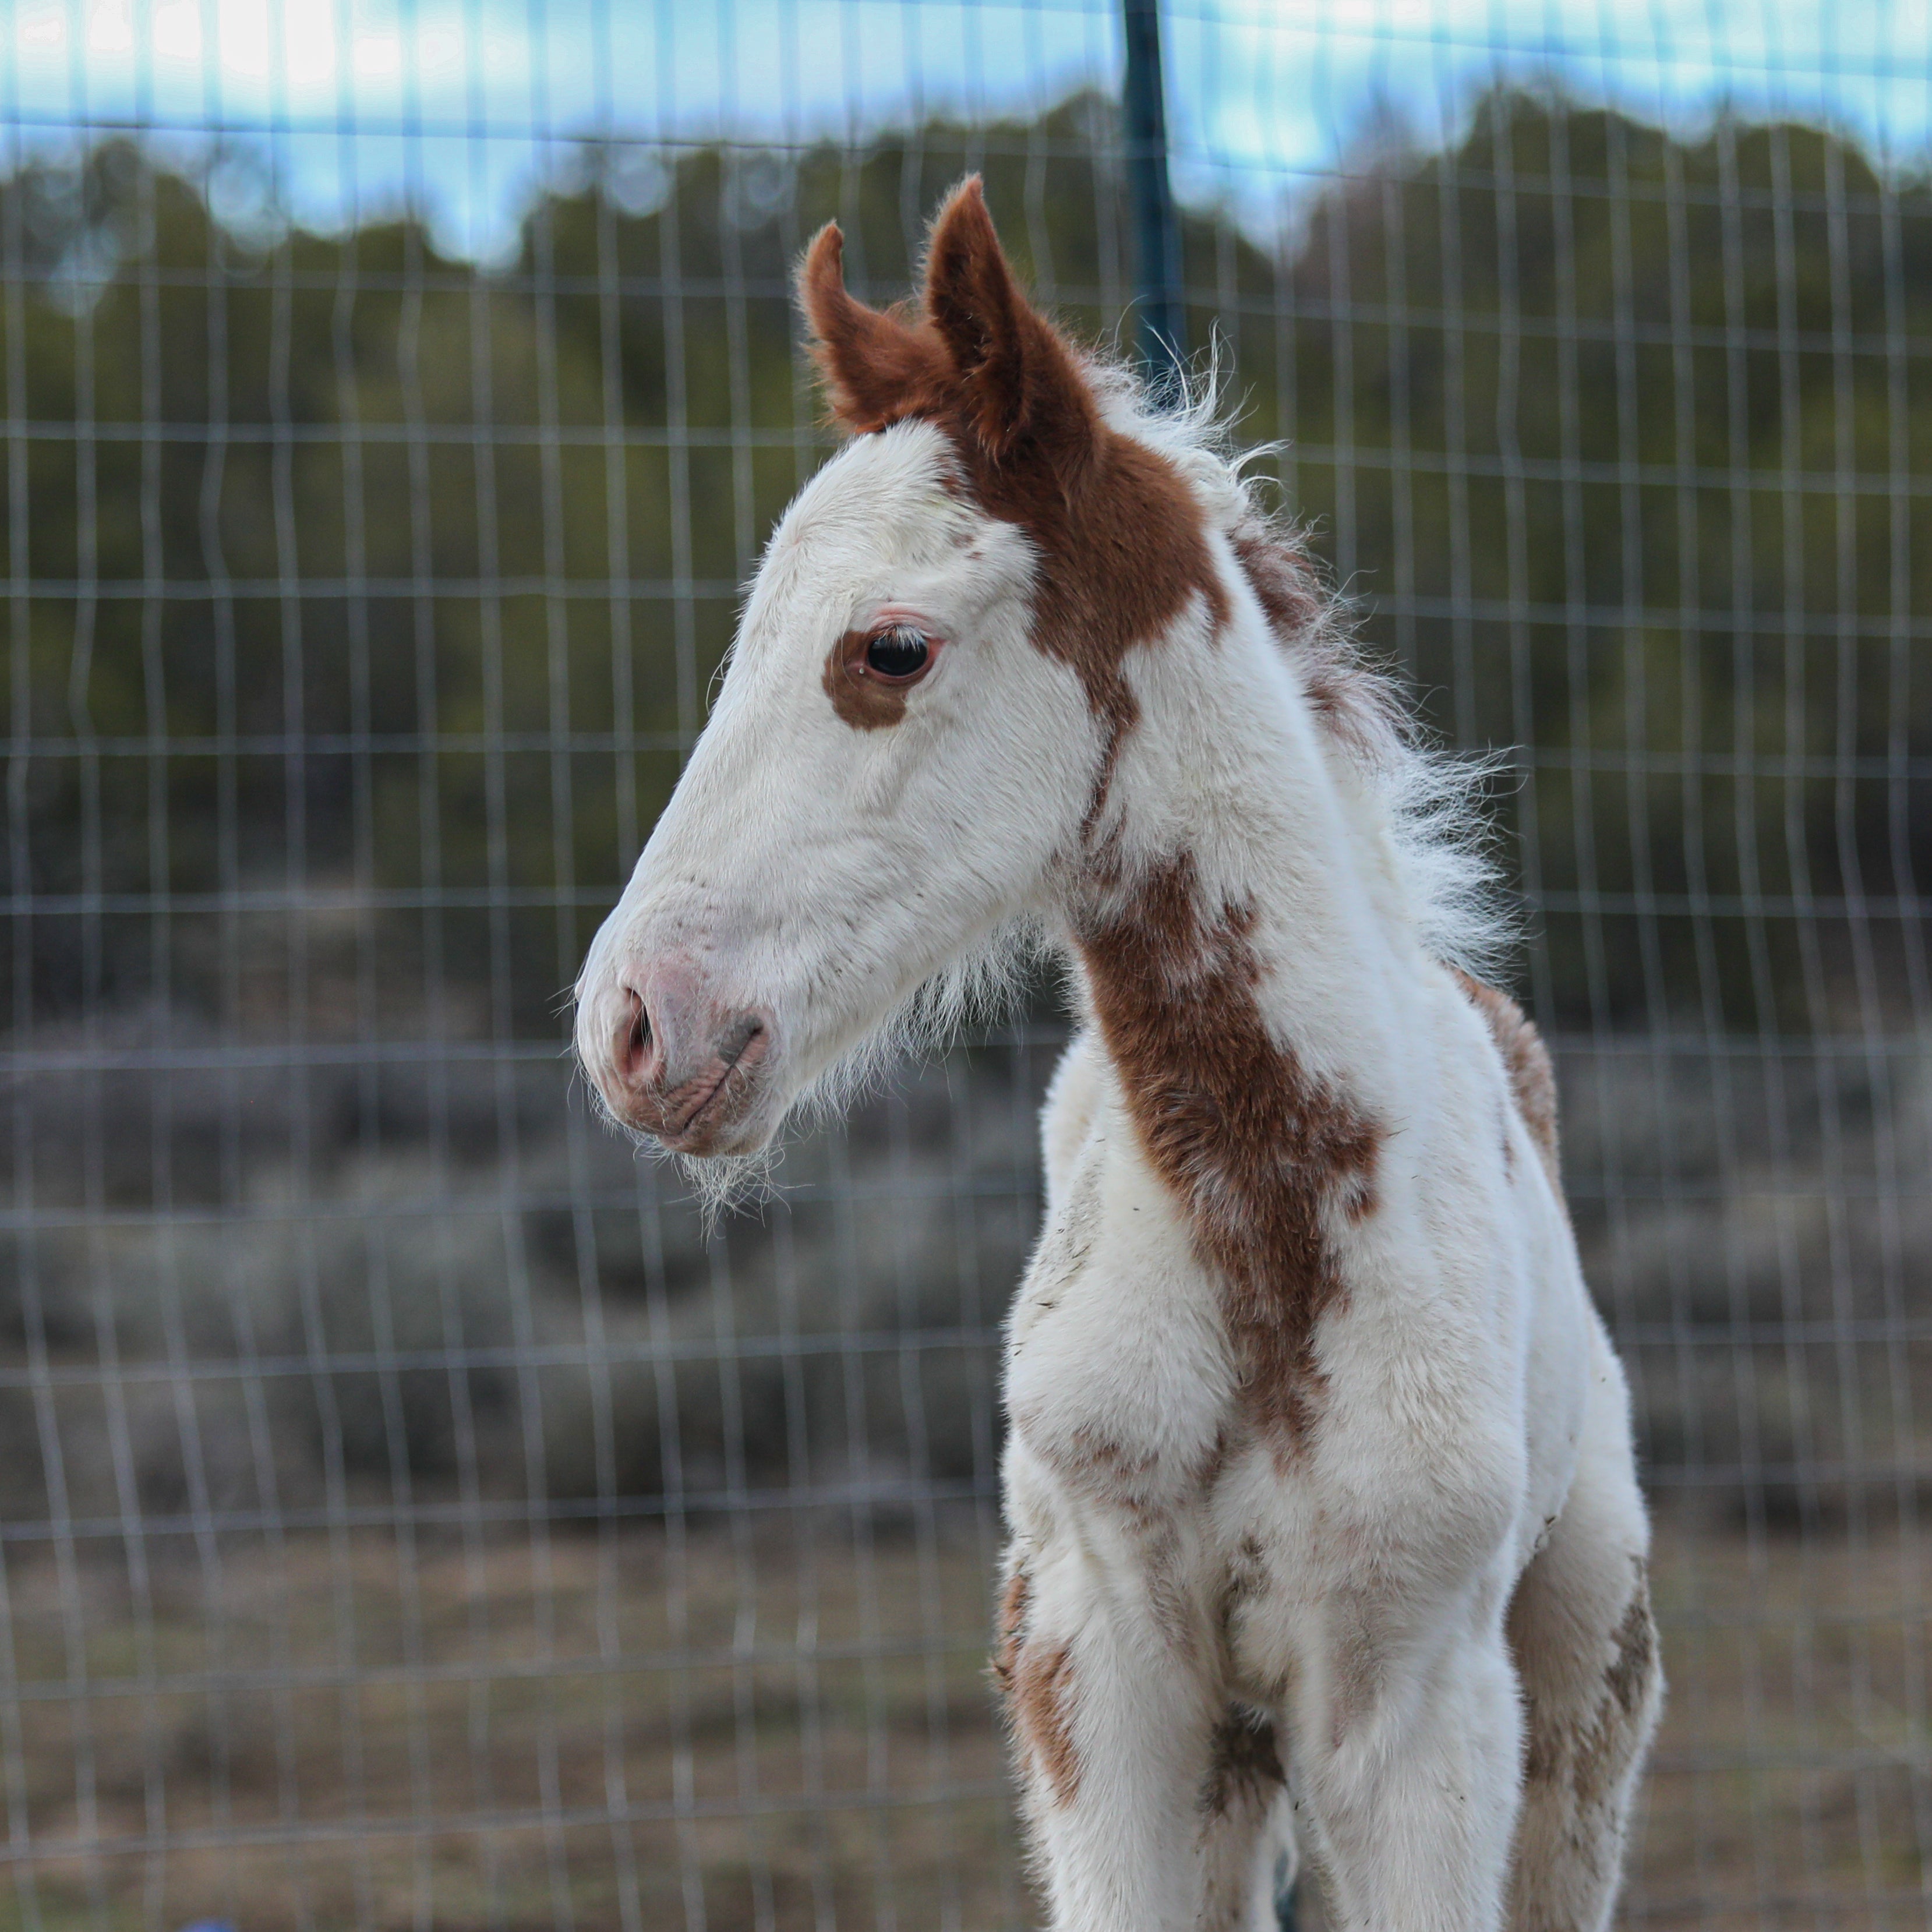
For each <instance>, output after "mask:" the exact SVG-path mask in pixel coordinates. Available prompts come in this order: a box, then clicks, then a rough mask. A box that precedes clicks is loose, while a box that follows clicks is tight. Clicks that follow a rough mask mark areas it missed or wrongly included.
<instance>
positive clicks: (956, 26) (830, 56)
mask: <svg viewBox="0 0 1932 1932" xmlns="http://www.w3.org/2000/svg"><path fill="white" fill-rule="evenodd" d="M1163 20H1164V25H1163V33H1164V35H1165V40H1166V49H1165V52H1166V58H1165V66H1166V78H1167V87H1168V95H1169V120H1170V126H1171V132H1172V136H1173V142H1174V155H1175V164H1174V172H1175V184H1176V187H1177V190H1178V192H1179V193H1181V194H1182V195H1183V196H1184V197H1190V198H1195V199H1216V200H1221V201H1225V202H1230V203H1232V204H1233V205H1235V206H1236V207H1237V208H1241V209H1242V210H1244V211H1247V213H1248V214H1250V217H1252V218H1253V219H1255V220H1258V221H1266V220H1273V219H1275V218H1278V217H1280V214H1281V213H1282V212H1283V210H1284V209H1285V208H1292V204H1293V202H1294V200H1295V196H1296V194H1297V193H1298V191H1299V190H1304V189H1305V188H1306V187H1307V185H1308V184H1309V183H1310V181H1311V179H1313V178H1319V175H1320V174H1321V172H1322V171H1323V170H1324V169H1327V168H1329V167H1331V166H1333V165H1334V163H1335V161H1336V160H1337V157H1338V156H1340V155H1343V154H1346V153H1347V152H1348V151H1349V149H1350V148H1351V147H1352V146H1354V145H1357V144H1358V143H1359V142H1361V140H1362V139H1364V137H1365V135H1366V133H1367V131H1368V130H1370V129H1372V128H1373V127H1378V126H1382V127H1386V126H1387V125H1388V124H1389V123H1390V122H1391V120H1393V121H1394V122H1395V123H1396V124H1399V125H1400V126H1401V127H1403V128H1405V129H1406V130H1407V132H1408V134H1409V138H1411V139H1414V140H1415V141H1418V142H1421V143H1424V144H1430V143H1434V142H1440V141H1442V140H1445V139H1452V138H1454V135H1455V133H1456V132H1457V129H1458V127H1459V126H1460V124H1461V122H1462V121H1463V118H1464V117H1465V116H1466V114H1467V112H1468V110H1469V105H1470V104H1471V102H1472V101H1473V100H1474V99H1475V98H1476V96H1477V95H1478V94H1479V93H1480V92H1481V91H1482V89H1484V87H1486V86H1489V85H1491V84H1493V83H1495V82H1496V81H1497V80H1501V79H1507V80H1522V81H1528V82H1540V81H1550V82H1554V83H1557V84H1559V85H1560V86H1562V87H1564V88H1565V89H1567V90H1568V91H1569V92H1571V93H1573V94H1575V95H1579V96H1580V97H1582V98H1585V99H1587V100H1592V101H1605V102H1608V103H1610V104H1614V105H1616V106H1619V107H1623V108H1625V109H1626V110H1629V111H1631V112H1632V113H1637V114H1638V115H1643V116H1644V117H1646V118H1653V119H1663V120H1667V121H1670V122H1671V123H1672V124H1678V125H1683V124H1697V123H1699V122H1701V121H1706V120H1708V119H1709V117H1710V116H1711V115H1712V114H1714V113H1716V112H1718V111H1719V110H1721V109H1723V108H1725V107H1729V108H1730V109H1731V110H1733V111H1736V112H1737V113H1742V114H1743V115H1746V116H1748V117H1754V116H1757V115H1765V114H1772V113H1776V114H1792V115H1800V116H1802V117H1805V118H1811V119H1817V120H1822V121H1826V122H1827V123H1828V124H1832V125H1833V126H1835V127H1839V128H1841V129H1843V130H1846V131H1848V132H1850V133H1854V134H1855V135H1857V136H1858V137H1859V138H1861V139H1863V140H1864V141H1865V142H1867V144H1868V145H1870V147H1871V148H1873V151H1874V152H1875V154H1876V155H1877V156H1878V157H1879V158H1880V159H1881V160H1882V161H1889V162H1890V163H1891V164H1893V165H1894V166H1903V167H1912V166H1920V165H1924V163H1925V160H1926V157H1927V155H1928V153H1932V0H1833V3H1832V4H1826V0H1167V4H1166V5H1165V7H1164V12H1163ZM1120 65H1121V40H1120V32H1119V27H1118V8H1117V6H1116V5H1115V4H1113V0H0V140H4V141H5V143H6V152H5V154H4V155H0V166H10V165H13V164H16V163H17V162H18V160H20V158H21V157H23V155H24V154H34V153H43V152H46V151H60V150H62V149H68V150H71V149H72V148H73V147H74V145H75V144H76V143H77V142H78V141H80V140H81V139H84V138H86V136H88V135H89V133H93V134H97V135H98V133H102V132H104V131H107V130H110V129H112V128H115V127H123V126H126V125H127V124H136V125H139V126H141V127H146V128H150V129H154V130H158V133H157V139H158V140H159V142H160V145H162V146H163V148H167V147H168V146H169V145H173V146H175V147H176V148H180V149H182V150H184V151H191V150H203V151H205V149H206V148H208V145H209V144H210V143H211V142H212V141H214V140H215V139H220V141H222V142H225V143H226V144H228V145H231V146H233V147H234V148H237V149H239V150H240V151H244V152H247V153H250V154H254V155H256V156H258V157H261V159H262V160H263V161H264V162H266V164H267V166H268V168H269V170H270V171H271V172H272V178H273V180H274V182H275V190H276V193H277V195H278V197H279V199H280V200H281V203H282V205H285V206H286V207H287V208H288V209H289V210H290V211H292V212H293V214H295V215H296V217H297V218H298V219H300V220H304V221H305V222H308V223H314V224H316V225H318V226H325V227H334V226H340V225H341V224H343V223H347V222H350V221H353V220H356V218H358V217H359V216H365V215H369V214H377V213H379V212H393V211H395V210H397V209H398V208H401V207H403V206H406V205H407V206H410V207H414V208H418V209H419V210H421V211H423V212H424V213H425V214H427V215H428V217H430V218H431V220H432V222H433V223H434V226H435V228H436V231H437V237H438V239H439V241H440V242H441V243H442V244H443V246H445V247H446V248H449V249H451V250H452V251H456V252H460V253H463V254H470V255H474V256H476V257H481V258H483V259H486V260H487V259H489V258H490V257H492V256H493V255H496V254H500V253H501V252H502V251H503V250H504V249H505V248H506V247H507V246H508V245H510V244H511V242H513V240H514V236H515V233H516V223H517V217H518V214H519V213H520V211H521V209H522V208H523V207H524V206H525V205H526V203H527V202H528V199H529V196H530V195H531V193H532V191H533V190H534V189H535V187H537V185H538V184H540V183H541V181H543V180H544V179H545V178H547V177H548V176H549V175H552V174H553V172H554V171H555V170H556V169H557V168H558V166H560V165H562V164H563V163H565V162H566V161H567V160H568V157H569V155H570V154H571V152H572V151H573V149H574V145H575V143H576V142H577V141H579V140H580V139H582V138H583V137H584V136H586V135H592V136H608V137H615V138H618V139H627V140H636V141H641V142H652V141H666V140H670V141H680V140H689V139H705V138H708V137H712V136H717V135H719V134H729V135H731V136H735V137H739V138H745V139H762V140H777V141H784V142H796V141H804V140H808V139H813V138H816V137H818V136H823V135H825V134H827V133H830V134H835V135H844V136H850V135H853V134H863V133H865V132H867V131H869V130H874V129H877V128H879V127H884V126H888V125H891V124H895V123H903V122H904V121H907V120H910V119H916V118H919V117H920V116H922V115H926V114H928V113H938V112H946V113H953V114H966V115H974V116H991V115H1004V114H1013V113H1026V112H1028V111H1030V110H1037V109H1038V108H1040V107H1044V106H1045V105H1046V104H1049V102H1051V101H1054V100H1056V99H1058V98H1061V97H1062V96H1063V95H1065V94H1067V93H1068V92H1070V91H1072V90H1073V89H1075V88H1077V87H1079V86H1100V87H1101V88H1103V89H1108V90H1109V91H1112V90H1115V89H1118V84H1119V75H1120ZM237 178H238V179H239V178H240V177H239V175H238V176H237ZM250 178H259V177H258V176H257V175H251V177H250ZM236 192H237V193H240V192H242V190H240V189H239V188H238V189H237V190H236Z"/></svg>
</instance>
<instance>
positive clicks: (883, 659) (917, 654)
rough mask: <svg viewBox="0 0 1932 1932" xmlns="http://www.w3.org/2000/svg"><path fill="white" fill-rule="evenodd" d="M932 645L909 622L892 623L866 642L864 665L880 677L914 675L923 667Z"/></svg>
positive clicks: (930, 652)
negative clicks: (887, 629) (890, 626)
mask: <svg viewBox="0 0 1932 1932" xmlns="http://www.w3.org/2000/svg"><path fill="white" fill-rule="evenodd" d="M931 655H932V646H931V645H930V644H929V643H927V642H926V637H925V634H924V633H923V632H921V631H915V630H914V629H913V628H912V627H911V625H909V624H895V625H893V626H892V628H891V629H890V630H889V631H880V633H879V634H878V635H877V637H873V638H871V640H869V641H868V643H867V644H866V646H865V668H866V669H867V670H871V671H876V672H877V673H878V675H879V676H880V677H914V676H917V675H918V674H919V672H921V671H922V670H924V669H925V668H926V659H927V658H929V657H930V656H931Z"/></svg>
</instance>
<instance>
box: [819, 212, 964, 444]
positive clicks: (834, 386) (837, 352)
mask: <svg viewBox="0 0 1932 1932" xmlns="http://www.w3.org/2000/svg"><path fill="white" fill-rule="evenodd" d="M798 302H799V308H801V309H802V310H803V311H804V312H805V326H807V327H808V329H810V330H811V335H812V338H813V340H812V352H811V353H812V359H813V360H814V362H817V365H818V367H819V370H820V373H821V374H823V377H824V378H825V387H826V400H827V401H828V402H829V404H831V407H832V415H833V416H835V418H836V419H838V421H839V422H842V423H843V424H844V425H845V426H846V428H848V429H850V430H853V431H856V432H857V433H859V434H865V433H866V432H868V431H871V430H875V429H883V428H884V427H885V426H886V424H888V423H891V422H897V421H898V419H900V418H901V416H917V415H921V414H923V413H927V412H928V411H929V410H932V408H933V407H935V406H936V404H937V403H938V401H939V398H940V396H941V393H942V392H943V391H944V389H945V388H946V386H947V377H948V375H949V374H950V372H949V371H948V370H947V366H946V358H945V354H944V351H943V350H941V347H940V346H939V344H938V342H937V341H935V339H934V338H933V337H932V335H931V333H930V332H929V331H927V330H925V329H913V328H909V327H908V326H907V325H906V324H905V323H903V322H901V320H899V318H898V317H897V316H895V315H886V314H881V313H880V311H878V310H877V309H875V308H867V307H866V306H865V304H864V303H863V302H858V301H855V300H854V299H853V297H852V296H850V294H848V293H847V291H846V287H845V238H844V236H842V235H841V233H839V232H838V223H836V222H835V221H828V222H827V223H826V224H825V226H823V228H821V229H820V230H819V231H818V233H817V235H816V236H814V238H813V240H812V244H811V247H810V248H808V249H807V250H806V251H805V260H804V261H803V262H802V263H800V264H799V271H798Z"/></svg>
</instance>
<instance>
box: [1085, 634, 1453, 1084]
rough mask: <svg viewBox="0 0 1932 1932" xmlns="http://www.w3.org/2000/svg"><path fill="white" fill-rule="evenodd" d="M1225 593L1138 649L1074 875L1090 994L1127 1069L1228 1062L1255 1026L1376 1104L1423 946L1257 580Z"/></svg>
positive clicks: (1379, 826)
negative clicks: (1099, 808) (1206, 633)
mask: <svg viewBox="0 0 1932 1932" xmlns="http://www.w3.org/2000/svg"><path fill="white" fill-rule="evenodd" d="M1136 670H1137V671H1138V672H1139V673H1140V675H1139V676H1137V678H1136V697H1137V698H1138V700H1139V712H1140V715H1139V718H1138V720H1137V721H1136V723H1135V724H1134V725H1133V727H1132V729H1131V730H1130V732H1129V733H1127V736H1126V738H1125V739H1124V741H1123V742H1122V744H1121V748H1120V750H1119V753H1118V757H1117V760H1116V762H1115V772H1114V776H1113V784H1112V795H1111V797H1110V800H1109V810H1108V811H1106V813H1104V814H1102V816H1101V817H1100V821H1099V829H1098V831H1097V836H1096V837H1095V838H1094V840H1093V841H1092V842H1091V845H1090V848H1089V851H1088V856H1087V859H1086V861H1085V865H1084V866H1083V868H1082V872H1081V875H1080V877H1079V880H1078V883H1077V884H1076V889H1075V891H1074V893H1073V921H1072V923H1073V934H1074V941H1075V947H1076V952H1077V954H1078V956H1079V961H1080V964H1081V966H1082V973H1083V977H1084V978H1085V982H1086V986H1087V990H1088V996H1089V999H1090V1002H1091V1007H1092V1010H1093V1011H1094V1015H1095V1016H1096V1019H1097V1021H1098V1022H1099V1024H1100V1029H1101V1032H1102V1034H1103V1038H1105V1039H1106V1041H1107V1044H1108V1045H1109V1048H1110V1049H1111V1050H1112V1052H1113V1055H1114V1057H1115V1060H1116V1061H1117V1063H1118V1064H1120V1066H1121V1071H1122V1073H1123V1074H1124V1076H1128V1077H1130V1078H1132V1077H1133V1068H1134V1067H1139V1069H1141V1070H1142V1076H1141V1077H1142V1078H1147V1077H1150V1074H1149V1070H1151V1069H1152V1068H1153V1067H1157V1066H1163V1065H1164V1066H1166V1067H1169V1068H1172V1069H1173V1070H1175V1072H1176V1073H1181V1072H1182V1071H1183V1070H1185V1069H1186V1068H1187V1066H1188V1065H1189V1064H1190V1063H1192V1064H1193V1065H1194V1066H1195V1067H1196V1068H1197V1069H1200V1070H1202V1076H1203V1077H1207V1078H1217V1077H1220V1074H1221V1073H1223V1072H1224V1071H1225V1073H1226V1078H1227V1079H1229V1080H1230V1081H1235V1082H1238V1079H1240V1077H1241V1076H1240V1072H1239V1069H1238V1067H1235V1066H1233V1065H1232V1064H1227V1063H1229V1057H1230V1055H1238V1054H1239V1053H1241V1052H1248V1053H1250V1054H1253V1052H1256V1051H1259V1050H1260V1049H1261V1047H1262V1046H1263V1045H1264V1044H1265V1045H1268V1046H1271V1047H1272V1048H1273V1049H1277V1050H1278V1051H1280V1052H1286V1053H1287V1054H1289V1055H1292V1057H1293V1058H1294V1060H1295V1062H1296V1064H1297V1065H1298V1067H1299V1069H1300V1070H1301V1073H1302V1074H1303V1076H1304V1077H1305V1078H1307V1079H1309V1080H1311V1081H1313V1082H1318V1083H1319V1084H1321V1085H1322V1086H1323V1087H1324V1088H1325V1089H1328V1090H1330V1091H1333V1092H1334V1094H1337V1095H1346V1096H1348V1097H1351V1098H1352V1100H1355V1102H1356V1103H1358V1104H1360V1105H1361V1106H1363V1107H1365V1108H1368V1109H1373V1110H1375V1111H1382V1110H1384V1109H1386V1108H1387V1107H1388V1105H1389V1104H1390V1103H1391V1100H1392V1098H1393V1095H1394V1087H1395V1084H1396V1081H1397V1076H1398V1075H1399V1071H1400V1069H1399V1065H1398V1064H1397V1063H1398V1062H1399V1061H1400V1044H1399V1034H1398V1031H1397V1026H1396V1025H1395V1024H1394V1021H1395V1019H1396V1016H1397V1015H1398V1014H1399V1013H1400V1010H1402V1008H1403V1004H1404V1001H1403V989H1404V987H1405V984H1406V983H1409V975H1410V974H1411V973H1412V971H1413V970H1414V968H1415V964H1416V962H1417V960H1418V958H1419V954H1418V949H1417V947H1416V944H1415V936H1414V933H1413V930H1412V926H1411V924H1410V922H1409V917H1408V914H1407V910H1406V907H1405V906H1404V905H1403V903H1402V899H1401V894H1400V889H1399V886H1398V883H1397V877H1396V873H1395V867H1394V859H1393V853H1392V849H1391V846H1390V844H1389V841H1388V835H1387V831H1386V828H1385V823H1384V821H1383V820H1382V817H1381V816H1380V813H1379V808H1377V807H1376V805H1375V802H1374V801H1373V800H1372V799H1370V798H1369V797H1368V796H1367V795H1366V793H1364V791H1363V790H1361V787H1360V785H1359V782H1358V780H1357V779H1356V778H1355V775H1354V774H1353V772H1352V769H1351V768H1350V767H1349V766H1348V765H1347V764H1346V761H1345V760H1342V759H1340V758H1339V757H1336V756H1335V755H1334V754H1333V753H1332V751H1331V748H1330V747H1329V746H1328V745H1327V743H1326V742H1325V731H1324V727H1323V726H1322V724H1321V723H1320V722H1319V721H1318V719H1317V718H1316V715H1315V713H1314V712H1313V708H1312V706H1310V703H1309V701H1308V699H1307V694H1306V693H1305V691H1304V689H1303V688H1302V685H1301V681H1300V678H1299V676H1298V673H1297V671H1296V670H1295V666H1294V665H1293V664H1292V663H1291V662H1290V661H1289V660H1288V659H1286V658H1285V657H1284V656H1283V655H1282V653H1281V652H1280V649H1279V647H1278V646H1277V645H1276V643H1274V640H1273V638H1272V637H1271V636H1270V635H1269V634H1268V632H1267V631H1266V628H1265V623H1264V622H1263V620H1262V619H1261V617H1260V615H1259V612H1257V611H1256V610H1254V609H1253V602H1252V599H1249V598H1242V599H1240V600H1238V601H1235V616H1234V619H1233V621H1232V622H1231V623H1230V624H1229V626H1228V627H1227V628H1226V630H1225V631H1223V633H1222V634H1220V635H1219V636H1218V637H1214V638H1213V639H1212V640H1208V641H1206V642H1205V644H1200V645H1197V646H1196V648H1195V649H1193V650H1191V651H1184V650H1176V651H1174V652H1166V651H1164V650H1163V649H1162V648H1161V647H1160V646H1156V647H1154V648H1152V649H1150V650H1148V652H1145V654H1144V661H1143V662H1142V664H1139V665H1137V666H1136ZM1257 1028H1258V1029H1259V1033H1258V1034H1257V1033H1256V1029H1257ZM1130 1031H1131V1032H1132V1034H1133V1036H1134V1037H1133V1039H1132V1040H1130V1039H1128V1038H1127V1034H1128V1033H1129V1032H1130ZM1130 1063H1131V1064H1130Z"/></svg>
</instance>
